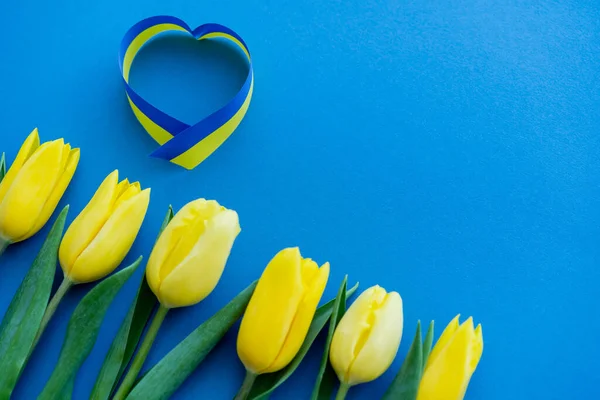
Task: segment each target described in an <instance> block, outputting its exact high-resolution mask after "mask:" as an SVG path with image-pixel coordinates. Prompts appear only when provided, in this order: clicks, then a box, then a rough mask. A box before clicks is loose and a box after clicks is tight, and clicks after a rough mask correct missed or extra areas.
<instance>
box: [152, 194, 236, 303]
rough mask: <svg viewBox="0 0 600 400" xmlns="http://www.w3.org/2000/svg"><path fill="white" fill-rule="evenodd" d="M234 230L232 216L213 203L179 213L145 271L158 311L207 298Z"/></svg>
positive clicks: (201, 203)
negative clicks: (159, 305)
mask: <svg viewBox="0 0 600 400" xmlns="http://www.w3.org/2000/svg"><path fill="white" fill-rule="evenodd" d="M240 231H241V229H240V224H239V220H238V215H237V213H236V212H235V211H233V210H228V209H226V208H225V207H222V206H220V205H219V203H217V202H216V201H214V200H209V201H207V200H204V199H199V200H194V201H192V202H190V203H188V204H186V205H185V206H184V207H183V208H182V209H181V210H179V212H178V213H177V214H176V215H175V216H174V217H173V219H172V220H171V222H169V224H168V225H167V227H166V228H165V230H164V231H163V232H162V233H161V235H160V237H159V238H158V240H157V241H156V244H155V245H154V249H152V254H151V255H150V259H149V260H148V266H147V267H146V278H147V280H148V285H149V286H150V288H151V289H152V292H154V294H155V295H156V297H157V298H158V300H159V301H160V303H161V304H162V305H163V307H166V308H175V307H185V306H190V305H193V304H196V303H198V302H200V301H202V300H203V299H204V298H205V297H206V296H208V295H209V294H210V293H211V292H212V291H213V289H214V288H215V286H217V283H218V282H219V279H220V278H221V274H222V273H223V270H224V269H225V264H226V263H227V259H228V258H229V253H230V252H231V247H232V246H233V242H234V241H235V238H236V237H237V235H238V234H239V233H240Z"/></svg>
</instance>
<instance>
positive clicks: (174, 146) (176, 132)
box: [119, 16, 254, 169]
mask: <svg viewBox="0 0 600 400" xmlns="http://www.w3.org/2000/svg"><path fill="white" fill-rule="evenodd" d="M168 31H179V32H187V33H189V34H190V35H191V36H192V37H194V38H195V39H197V40H203V39H211V38H224V39H227V40H229V41H231V42H233V43H234V44H235V45H236V46H238V47H239V48H240V49H241V50H242V51H243V52H244V55H245V56H246V58H247V59H248V63H249V69H248V76H247V77H246V80H245V82H244V84H243V85H242V88H241V89H240V90H239V92H238V93H237V94H236V95H235V96H234V97H233V99H231V100H230V101H229V102H228V103H227V104H226V105H225V106H223V107H222V108H221V109H219V110H217V111H215V112H214V113H212V114H211V115H209V116H208V117H206V118H204V119H203V120H201V121H200V122H198V123H196V124H194V125H188V124H186V123H184V122H182V121H179V120H178V119H177V118H174V117H172V116H170V115H168V114H167V113H165V112H163V111H161V110H159V109H158V108H156V107H154V106H153V105H152V104H150V103H148V102H147V101H146V100H144V99H143V98H142V97H141V96H140V95H138V94H137V93H136V92H135V90H133V88H132V87H131V86H130V85H129V73H130V71H131V65H132V63H133V60H134V59H135V56H136V55H137V53H138V52H139V50H140V49H141V48H142V47H143V46H144V44H146V43H147V42H148V41H150V40H151V39H152V38H153V37H155V36H156V35H159V34H161V33H164V32H168ZM119 67H120V68H121V74H122V76H123V82H124V83H125V91H126V93H127V98H128V99H129V104H130V105H131V109H132V110H133V113H134V114H135V116H136V117H137V119H138V121H140V123H141V124H142V126H143V127H144V129H146V131H147V132H148V134H150V136H152V138H154V140H155V141H156V142H157V143H158V144H160V145H161V146H160V147H159V148H158V149H156V150H155V151H154V152H153V153H152V154H151V156H152V157H157V158H162V159H164V160H169V161H171V162H172V163H174V164H177V165H180V166H182V167H184V168H187V169H192V168H194V167H196V166H197V165H198V164H200V163H201V162H202V161H204V160H205V159H206V158H207V157H208V156H209V155H211V154H212V153H213V152H214V151H215V150H216V149H217V148H218V147H219V146H220V145H221V144H223V142H225V140H227V138H228V137H229V136H230V135H231V134H232V133H233V131H235V129H236V128H237V127H238V125H239V124H240V122H241V121H242V119H243V118H244V115H246V111H247V110H248V106H249V105H250V100H251V98H252V91H253V88H254V72H253V70H252V59H251V57H250V52H249V50H248V46H246V43H245V42H244V40H243V39H242V38H241V37H240V36H239V35H238V34H237V33H235V32H234V31H233V30H231V29H229V28H227V27H226V26H223V25H219V24H204V25H200V26H199V27H197V28H196V29H194V30H192V29H191V28H190V27H189V26H188V25H187V24H186V23H185V22H183V21H182V20H180V19H179V18H175V17H170V16H157V17H150V18H147V19H144V20H142V21H140V22H138V23H137V24H135V25H134V26H132V27H131V28H130V29H129V31H127V33H126V34H125V36H124V37H123V40H122V42H121V48H120V50H119Z"/></svg>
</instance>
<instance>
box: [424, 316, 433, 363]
mask: <svg viewBox="0 0 600 400" xmlns="http://www.w3.org/2000/svg"><path fill="white" fill-rule="evenodd" d="M432 346H433V321H431V322H430V323H429V328H428V329H427V334H426V335H425V341H424V342H423V370H425V365H426V364H427V359H428V358H429V354H431V347H432Z"/></svg>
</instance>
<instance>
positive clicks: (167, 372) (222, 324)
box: [127, 281, 257, 400]
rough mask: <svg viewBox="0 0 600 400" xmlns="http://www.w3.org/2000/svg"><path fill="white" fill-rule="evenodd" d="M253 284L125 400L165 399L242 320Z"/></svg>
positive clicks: (192, 334)
mask: <svg viewBox="0 0 600 400" xmlns="http://www.w3.org/2000/svg"><path fill="white" fill-rule="evenodd" d="M256 283H257V282H256V281H255V282H253V283H252V284H251V285H250V286H248V287H247V288H246V289H244V290H243V291H242V292H240V293H239V294H238V295H237V296H236V297H235V298H233V300H231V301H230V302H229V303H228V304H227V305H226V306H225V307H223V308H222V309H220V310H219V311H217V313H216V314H215V315H213V316H212V317H210V318H209V319H208V320H207V321H206V322H204V323H203V324H202V325H200V326H199V327H198V328H196V329H195V330H194V331H193V332H192V333H190V334H189V335H188V336H187V337H186V338H185V339H183V340H182V341H181V342H180V343H179V344H178V345H177V346H176V347H175V348H174V349H173V350H171V351H170V352H169V353H168V354H167V355H166V356H164V357H163V359H162V360H160V361H159V362H158V364H156V365H155V366H154V367H152V368H151V369H150V371H148V372H147V373H146V374H145V375H144V376H143V378H142V379H141V380H140V381H139V382H138V384H137V385H136V386H135V387H134V388H133V390H132V391H131V392H130V393H129V396H128V397H127V400H135V399H139V400H154V399H168V398H169V397H170V396H171V395H172V394H173V393H174V392H175V390H177V388H178V387H179V386H180V385H181V384H182V383H183V382H184V381H185V380H186V379H187V377H188V376H190V374H191V373H192V372H194V370H195V369H196V367H198V365H199V364H200V363H201V362H202V361H203V360H204V358H205V357H206V356H207V355H208V354H209V353H210V351H211V350H212V349H213V348H214V347H215V346H216V345H217V343H219V341H220V340H221V339H222V338H223V336H224V335H225V333H227V331H228V330H229V329H230V328H231V326H232V325H233V324H234V323H235V322H236V321H237V320H238V319H240V317H241V316H242V314H243V313H244V310H245V309H246V306H247V305H248V302H249V301H250V297H252V293H253V292H254V288H255V287H256Z"/></svg>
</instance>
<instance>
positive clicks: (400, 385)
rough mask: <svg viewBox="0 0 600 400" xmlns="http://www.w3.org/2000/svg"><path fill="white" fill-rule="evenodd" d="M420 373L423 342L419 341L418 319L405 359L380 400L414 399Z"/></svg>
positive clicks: (419, 327)
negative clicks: (415, 331)
mask: <svg viewBox="0 0 600 400" xmlns="http://www.w3.org/2000/svg"><path fill="white" fill-rule="evenodd" d="M422 373H423V342H421V321H419V322H417V333H416V334H415V338H414V340H413V342H412V344H411V345H410V349H408V354H407V355H406V359H405V360H404V363H403V364H402V367H400V371H398V374H397V375H396V377H395V378H394V380H393V381H392V384H391V385H390V387H389V388H388V390H387V391H386V392H385V394H384V395H383V397H382V400H416V398H417V392H418V390H419V383H421V375H422Z"/></svg>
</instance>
